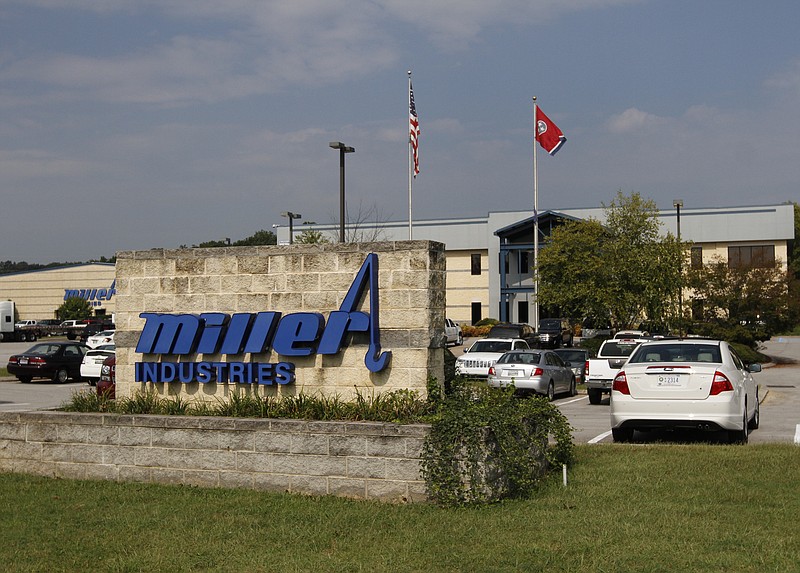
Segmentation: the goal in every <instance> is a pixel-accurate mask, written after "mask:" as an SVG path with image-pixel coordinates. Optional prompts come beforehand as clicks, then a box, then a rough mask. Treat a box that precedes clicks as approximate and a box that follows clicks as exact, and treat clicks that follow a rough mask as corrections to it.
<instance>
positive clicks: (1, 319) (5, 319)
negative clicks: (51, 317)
mask: <svg viewBox="0 0 800 573" xmlns="http://www.w3.org/2000/svg"><path fill="white" fill-rule="evenodd" d="M15 314H16V308H15V306H14V301H11V300H3V301H0V341H6V342H25V341H28V342H33V341H34V340H36V339H37V338H39V336H41V330H40V328H39V327H38V325H37V324H36V321H35V320H24V321H21V322H16V323H15V322H14V315H15Z"/></svg>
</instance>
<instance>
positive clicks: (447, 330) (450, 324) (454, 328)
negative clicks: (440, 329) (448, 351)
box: [444, 318, 464, 346]
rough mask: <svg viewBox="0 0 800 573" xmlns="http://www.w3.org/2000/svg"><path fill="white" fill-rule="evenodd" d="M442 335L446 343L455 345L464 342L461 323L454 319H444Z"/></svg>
mask: <svg viewBox="0 0 800 573" xmlns="http://www.w3.org/2000/svg"><path fill="white" fill-rule="evenodd" d="M444 335H445V338H446V343H447V344H454V345H455V346H461V345H462V344H464V333H463V332H462V331H461V325H460V324H458V323H457V322H455V321H454V320H450V319H449V318H445V319H444Z"/></svg>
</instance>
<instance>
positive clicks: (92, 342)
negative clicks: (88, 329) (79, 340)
mask: <svg viewBox="0 0 800 573" xmlns="http://www.w3.org/2000/svg"><path fill="white" fill-rule="evenodd" d="M114 332H116V331H114V330H103V331H102V332H98V333H97V334H93V335H92V336H90V337H89V338H87V339H86V346H88V347H89V348H97V347H98V346H102V345H103V344H114Z"/></svg>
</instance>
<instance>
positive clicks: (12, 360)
mask: <svg viewBox="0 0 800 573" xmlns="http://www.w3.org/2000/svg"><path fill="white" fill-rule="evenodd" d="M18 362H19V358H17V357H16V356H9V357H8V363H9V364H16V363H18Z"/></svg>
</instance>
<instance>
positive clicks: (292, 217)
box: [281, 211, 302, 245]
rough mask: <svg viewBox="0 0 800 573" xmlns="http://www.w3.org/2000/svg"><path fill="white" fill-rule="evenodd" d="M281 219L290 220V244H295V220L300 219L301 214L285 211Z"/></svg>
mask: <svg viewBox="0 0 800 573" xmlns="http://www.w3.org/2000/svg"><path fill="white" fill-rule="evenodd" d="M281 217H288V218H289V244H290V245H291V244H293V243H294V225H293V222H294V220H295V219H299V218H300V217H302V215H301V214H300V213H292V212H291V211H284V212H283V213H281Z"/></svg>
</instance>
